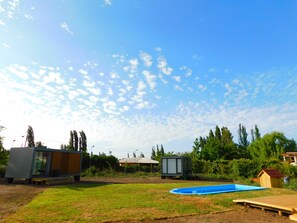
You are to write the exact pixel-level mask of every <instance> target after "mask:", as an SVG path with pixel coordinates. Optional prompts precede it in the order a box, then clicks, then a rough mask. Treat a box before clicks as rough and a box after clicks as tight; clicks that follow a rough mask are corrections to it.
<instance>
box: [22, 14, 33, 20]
mask: <svg viewBox="0 0 297 223" xmlns="http://www.w3.org/2000/svg"><path fill="white" fill-rule="evenodd" d="M24 16H25V18H26V19H29V20H33V16H32V15H30V14H26V13H25V14H24Z"/></svg>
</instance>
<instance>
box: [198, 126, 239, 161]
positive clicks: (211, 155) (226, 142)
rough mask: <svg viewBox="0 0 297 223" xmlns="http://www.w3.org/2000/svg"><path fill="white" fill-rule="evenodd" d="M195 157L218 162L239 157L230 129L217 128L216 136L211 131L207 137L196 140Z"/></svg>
mask: <svg viewBox="0 0 297 223" xmlns="http://www.w3.org/2000/svg"><path fill="white" fill-rule="evenodd" d="M193 155H194V156H196V155H197V158H199V159H204V160H211V161H212V160H217V159H228V160H231V159H233V158H236V157H238V151H237V147H236V145H235V143H234V142H233V136H232V134H231V132H230V131H229V129H228V128H226V127H222V128H221V129H220V128H219V127H218V126H216V129H215V134H214V133H213V131H212V130H211V129H210V131H209V134H208V136H207V137H205V138H203V137H201V136H200V137H199V140H198V138H196V139H195V141H194V146H193Z"/></svg>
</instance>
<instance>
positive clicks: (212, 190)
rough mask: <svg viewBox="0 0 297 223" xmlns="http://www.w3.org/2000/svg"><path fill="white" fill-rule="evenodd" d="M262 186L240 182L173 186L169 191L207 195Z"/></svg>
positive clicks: (259, 188)
mask: <svg viewBox="0 0 297 223" xmlns="http://www.w3.org/2000/svg"><path fill="white" fill-rule="evenodd" d="M264 189H266V188H264V187H257V186H248V185H241V184H222V185H212V186H200V187H187V188H175V189H173V190H171V191H170V193H173V194H184V195H207V194H220V193H230V192H239V191H249V190H264Z"/></svg>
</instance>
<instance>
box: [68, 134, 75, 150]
mask: <svg viewBox="0 0 297 223" xmlns="http://www.w3.org/2000/svg"><path fill="white" fill-rule="evenodd" d="M73 139H74V136H73V132H72V131H71V130H70V139H69V145H68V148H67V149H68V150H74V146H73V145H74V143H73Z"/></svg>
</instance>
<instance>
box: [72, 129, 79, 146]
mask: <svg viewBox="0 0 297 223" xmlns="http://www.w3.org/2000/svg"><path fill="white" fill-rule="evenodd" d="M73 141H74V142H73V144H74V146H73V147H74V150H75V151H78V136H77V131H76V130H73Z"/></svg>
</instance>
